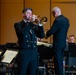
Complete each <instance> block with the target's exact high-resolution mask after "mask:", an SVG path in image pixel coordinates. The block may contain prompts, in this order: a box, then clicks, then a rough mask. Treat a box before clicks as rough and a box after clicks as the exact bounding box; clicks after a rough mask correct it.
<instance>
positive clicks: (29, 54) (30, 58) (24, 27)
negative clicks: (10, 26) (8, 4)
mask: <svg viewBox="0 0 76 75" xmlns="http://www.w3.org/2000/svg"><path fill="white" fill-rule="evenodd" d="M22 17H23V19H22V21H21V22H17V23H15V24H14V28H15V31H16V35H17V38H18V44H19V48H20V52H19V70H18V75H36V70H37V67H38V52H37V37H39V38H44V29H43V24H41V23H40V22H39V21H37V16H36V15H33V10H32V9H31V8H25V9H23V11H22Z"/></svg>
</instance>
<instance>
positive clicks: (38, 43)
mask: <svg viewBox="0 0 76 75" xmlns="http://www.w3.org/2000/svg"><path fill="white" fill-rule="evenodd" d="M37 45H44V46H47V47H50V46H52V44H49V43H44V42H37Z"/></svg>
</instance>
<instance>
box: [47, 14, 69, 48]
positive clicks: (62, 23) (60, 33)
mask: <svg viewBox="0 0 76 75" xmlns="http://www.w3.org/2000/svg"><path fill="white" fill-rule="evenodd" d="M68 28H69V21H68V19H67V18H66V17H64V16H63V15H60V16H59V17H58V18H56V19H55V20H54V22H53V25H52V27H51V28H50V30H48V31H47V33H46V36H47V37H49V36H51V35H52V34H53V47H54V48H56V49H61V48H63V47H65V46H66V37H67V31H68Z"/></svg>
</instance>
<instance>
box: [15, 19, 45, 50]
mask: <svg viewBox="0 0 76 75" xmlns="http://www.w3.org/2000/svg"><path fill="white" fill-rule="evenodd" d="M14 27H15V31H16V34H17V37H18V44H19V47H20V48H21V49H22V48H23V49H36V48H37V37H39V38H43V37H44V30H43V26H38V25H34V24H33V23H31V22H29V23H25V22H24V21H23V20H22V21H21V22H18V23H15V25H14Z"/></svg>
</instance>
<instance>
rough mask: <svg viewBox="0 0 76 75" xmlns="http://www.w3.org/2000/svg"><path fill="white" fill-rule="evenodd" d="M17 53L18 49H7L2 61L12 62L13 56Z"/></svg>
mask: <svg viewBox="0 0 76 75" xmlns="http://www.w3.org/2000/svg"><path fill="white" fill-rule="evenodd" d="M17 54H18V52H17V51H12V50H6V52H5V53H4V56H3V59H2V60H1V62H5V63H11V61H12V60H13V58H15V57H16V55H17Z"/></svg>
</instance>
